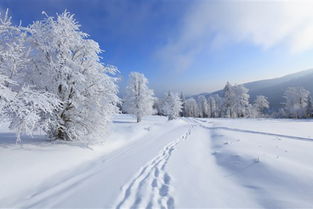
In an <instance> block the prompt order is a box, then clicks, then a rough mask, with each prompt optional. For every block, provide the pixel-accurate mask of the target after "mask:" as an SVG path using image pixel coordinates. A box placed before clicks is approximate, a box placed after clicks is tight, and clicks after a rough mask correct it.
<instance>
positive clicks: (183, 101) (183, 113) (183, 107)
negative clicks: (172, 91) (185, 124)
mask: <svg viewBox="0 0 313 209" xmlns="http://www.w3.org/2000/svg"><path fill="white" fill-rule="evenodd" d="M179 98H180V100H181V101H182V110H181V112H180V116H181V117H183V116H185V100H186V99H185V95H184V93H183V92H181V93H180V96H179Z"/></svg>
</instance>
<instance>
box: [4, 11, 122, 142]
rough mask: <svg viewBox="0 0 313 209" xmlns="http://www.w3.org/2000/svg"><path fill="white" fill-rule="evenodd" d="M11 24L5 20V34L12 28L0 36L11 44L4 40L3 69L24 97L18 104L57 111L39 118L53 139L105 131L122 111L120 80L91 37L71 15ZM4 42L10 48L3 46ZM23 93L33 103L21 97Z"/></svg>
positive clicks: (19, 93)
mask: <svg viewBox="0 0 313 209" xmlns="http://www.w3.org/2000/svg"><path fill="white" fill-rule="evenodd" d="M6 19H8V18H6ZM4 22H5V24H4ZM7 22H8V21H1V27H0V28H1V29H0V33H2V34H3V32H1V31H3V28H5V27H6V28H7V29H5V30H4V31H6V35H5V36H2V34H1V38H5V39H6V40H7V41H5V42H1V43H2V44H1V49H0V51H1V50H2V51H4V53H3V52H0V54H1V55H0V56H1V59H0V60H1V63H0V70H1V74H2V75H6V76H7V77H9V78H10V79H12V80H13V81H14V82H15V84H17V85H10V87H11V89H13V90H14V92H15V93H16V95H19V96H17V97H16V98H20V101H19V102H18V101H15V102H16V103H17V104H20V105H22V104H24V103H27V104H34V105H26V106H27V107H28V106H29V107H40V105H38V104H37V103H40V104H43V103H45V104H46V105H47V106H49V105H48V103H49V104H50V107H51V108H50V109H51V110H53V112H52V113H49V115H47V114H39V115H40V120H43V119H45V120H46V121H48V122H49V125H48V126H46V128H45V131H46V133H47V134H48V135H49V136H50V137H52V138H57V139H63V140H78V139H82V138H86V139H87V138H88V137H91V136H95V135H98V134H99V133H100V132H103V130H104V128H105V125H106V124H107V123H108V122H109V121H110V118H111V116H112V115H113V114H114V113H116V112H117V107H116V104H117V102H118V101H119V99H118V97H117V91H118V90H117V85H116V79H115V78H114V77H112V74H114V73H115V72H116V68H115V67H111V66H106V65H104V64H103V63H102V62H101V59H100V56H99V54H100V53H101V50H100V48H99V45H98V43H96V42H95V41H93V40H91V39H88V35H87V34H85V33H83V32H81V31H80V25H79V24H78V23H77V22H76V20H75V19H74V16H73V15H71V14H70V13H68V12H66V11H65V12H64V13H62V14H60V15H58V16H57V17H56V18H53V17H48V16H47V17H46V18H44V19H43V20H41V21H36V22H34V23H33V24H32V25H30V26H29V27H26V28H23V27H20V26H19V27H11V26H10V27H8V26H7V25H8V24H7ZM12 28H13V29H12ZM11 30H12V31H13V30H14V31H13V32H11ZM5 44H7V45H8V46H5V47H3V46H2V45H5ZM3 54H5V55H6V56H3ZM7 54H9V55H10V56H9V55H7ZM20 91H21V92H20ZM23 92H24V93H23ZM39 94H40V95H42V96H40V97H39V96H38V95H39ZM22 95H26V96H27V97H28V99H29V98H34V101H29V100H27V99H26V98H24V99H22V98H21V96H22ZM35 100H36V101H35ZM56 100H58V101H59V102H58V105H55V101H56ZM23 101H27V102H23ZM44 101H45V102H44ZM11 102H12V101H11ZM56 106H57V107H58V108H55V107H56ZM17 109H18V110H20V109H23V108H17ZM39 109H42V108H39ZM48 109H49V108H48ZM42 111H43V112H45V111H47V109H43V110H42ZM33 112H41V111H33ZM9 115H14V114H9ZM42 115H44V117H43V116H42ZM23 118H30V117H23ZM15 119H16V120H18V119H19V117H15ZM21 120H22V119H21ZM23 120H24V119H23ZM95 121H96V122H95ZM17 124H19V123H17Z"/></svg>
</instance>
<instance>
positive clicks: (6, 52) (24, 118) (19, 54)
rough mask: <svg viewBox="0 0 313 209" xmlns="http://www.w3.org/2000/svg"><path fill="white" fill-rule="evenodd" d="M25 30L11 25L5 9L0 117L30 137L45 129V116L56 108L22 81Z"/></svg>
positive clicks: (0, 25)
mask: <svg viewBox="0 0 313 209" xmlns="http://www.w3.org/2000/svg"><path fill="white" fill-rule="evenodd" d="M26 31H27V29H26V28H23V27H21V26H14V25H12V23H11V18H10V17H9V16H8V10H7V11H6V13H5V14H4V15H3V16H1V18H0V40H1V41H0V116H1V119H2V121H8V122H9V123H10V128H11V129H13V130H15V131H16V135H17V140H16V141H17V142H20V141H21V138H20V135H21V134H22V133H23V134H29V135H31V134H32V133H33V131H34V130H36V129H43V130H44V129H45V130H47V129H48V126H49V125H50V122H51V121H50V120H49V116H51V115H52V114H53V112H55V111H56V110H58V108H59V100H58V99H57V98H56V97H55V96H54V95H51V94H49V93H46V92H42V91H38V90H36V89H35V88H34V86H33V84H32V83H25V82H23V78H24V75H25V74H24V71H25V70H26V69H27V67H28V66H29V63H30V55H29V46H27V43H26V40H27V39H26V38H27V33H26Z"/></svg>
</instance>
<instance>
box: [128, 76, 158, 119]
mask: <svg viewBox="0 0 313 209" xmlns="http://www.w3.org/2000/svg"><path fill="white" fill-rule="evenodd" d="M154 101H155V99H154V93H153V91H152V90H151V89H149V87H148V79H147V78H146V77H145V76H144V75H143V74H142V73H138V72H132V73H130V74H129V81H128V85H127V87H126V96H125V99H124V104H123V110H124V111H126V112H127V113H129V114H134V115H135V116H136V118H137V122H140V121H141V120H142V117H143V116H145V115H151V114H152V113H153V112H154V111H153V104H154Z"/></svg>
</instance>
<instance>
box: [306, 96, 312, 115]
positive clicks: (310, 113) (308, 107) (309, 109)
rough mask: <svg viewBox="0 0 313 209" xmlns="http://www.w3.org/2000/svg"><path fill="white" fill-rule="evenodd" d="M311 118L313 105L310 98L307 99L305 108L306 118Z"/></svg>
mask: <svg viewBox="0 0 313 209" xmlns="http://www.w3.org/2000/svg"><path fill="white" fill-rule="evenodd" d="M312 116H313V104H312V97H311V96H309V97H308V105H307V108H306V117H308V118H311V117H312Z"/></svg>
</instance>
